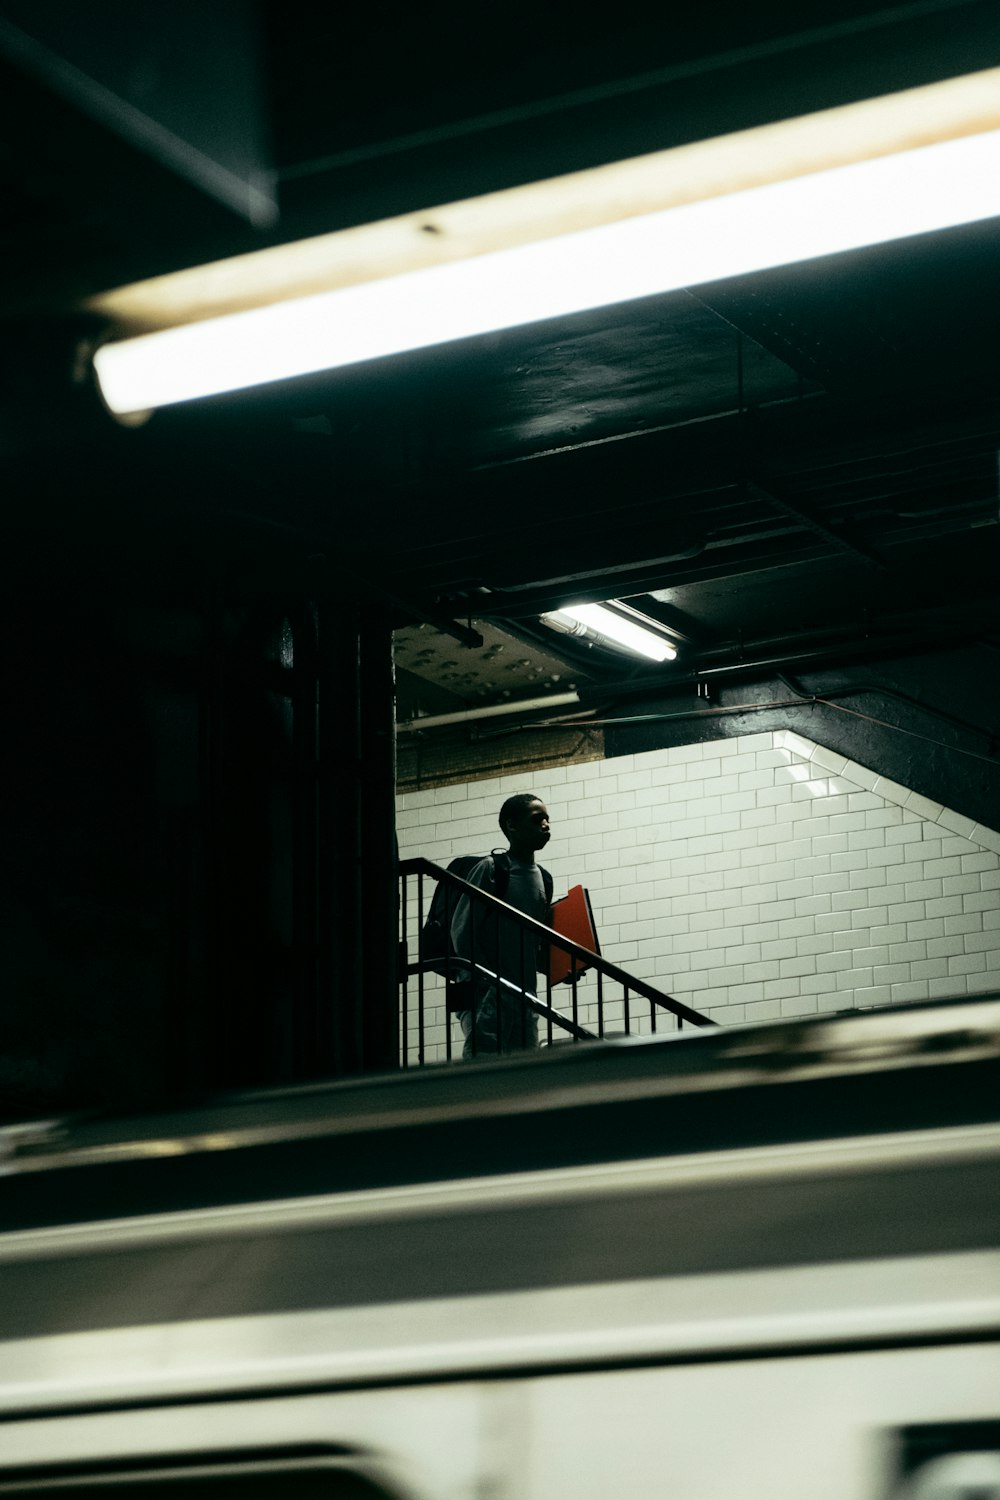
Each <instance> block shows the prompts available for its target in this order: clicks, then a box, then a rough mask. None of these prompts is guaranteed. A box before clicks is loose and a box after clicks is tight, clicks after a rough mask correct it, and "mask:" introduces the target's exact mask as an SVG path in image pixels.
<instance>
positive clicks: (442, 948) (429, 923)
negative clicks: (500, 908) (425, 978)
mask: <svg viewBox="0 0 1000 1500" xmlns="http://www.w3.org/2000/svg"><path fill="white" fill-rule="evenodd" d="M482 857H483V856H482V855H481V854H460V855H459V856H458V858H457V859H453V860H452V861H451V864H450V865H449V866H448V869H449V871H450V872H451V874H452V875H459V876H460V877H461V878H462V879H463V880H465V879H467V878H468V875H469V872H470V870H472V869H473V868H474V867H475V866H476V865H478V864H479V862H480V860H481V859H482ZM490 858H491V859H492V861H493V890H492V892H491V894H492V895H494V896H497V897H498V898H499V899H500V900H501V901H502V900H503V898H504V896H505V895H506V894H507V886H508V885H509V884H510V858H509V856H508V855H507V854H506V853H505V852H504V851H503V850H500V849H495V850H493V851H492V853H491V854H490ZM538 868H539V871H540V872H541V876H542V885H543V886H544V888H545V900H546V903H547V904H548V905H549V906H551V905H552V876H551V875H550V874H549V872H548V870H546V869H545V867H544V866H543V865H539V866H538ZM460 900H461V896H460V895H459V893H458V892H457V891H454V890H452V889H451V888H450V887H449V886H448V885H447V884H446V883H445V882H444V881H443V880H439V881H438V883H437V886H436V887H435V890H434V895H433V897H432V898H431V905H430V911H429V912H428V913H427V917H426V920H425V921H424V925H423V927H422V929H421V932H420V962H421V964H422V965H426V966H427V968H429V969H431V970H432V972H433V973H435V974H441V975H442V976H443V977H444V978H445V979H447V978H448V977H449V975H451V972H452V971H451V966H450V964H449V959H450V958H451V938H450V930H449V929H450V927H451V919H452V917H453V916H454V914H455V908H456V907H457V905H458V903H459V901H460Z"/></svg>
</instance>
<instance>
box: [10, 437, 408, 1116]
mask: <svg viewBox="0 0 1000 1500" xmlns="http://www.w3.org/2000/svg"><path fill="white" fill-rule="evenodd" d="M5 473H6V476H7V479H8V486H9V491H10V493H11V494H12V495H14V496H16V503H14V504H12V506H11V509H10V513H9V516H8V522H7V527H6V545H5V547H4V549H3V561H2V564H0V597H2V601H3V603H2V609H3V624H4V639H5V641H6V644H7V672H6V683H5V687H6V697H7V704H6V707H7V714H6V723H7V734H6V741H7V745H6V748H7V756H6V763H7V765H8V768H9V770H8V781H7V788H8V816H7V818H6V819H5V830H6V832H5V849H4V855H5V857H4V859H3V861H2V862H0V868H2V871H3V875H2V881H3V886H2V895H0V910H2V919H0V920H2V928H3V936H2V955H0V983H2V987H3V996H4V1004H3V1007H2V1010H0V1117H2V1118H7V1119H12V1118H25V1117H29V1116H37V1115H44V1114H48V1113H52V1112H65V1111H67V1110H87V1111H92V1110H98V1111H102V1110H113V1111H118V1110H134V1109H137V1108H143V1107H146V1106H149V1105H155V1104H159V1103H163V1102H166V1101H173V1100H179V1099H185V1098H191V1097H194V1096H197V1095H199V1094H201V1093H203V1092H205V1091H211V1090H217V1089H219V1088H234V1087H235V1088H242V1087H250V1086H258V1085H271V1084H281V1083H287V1082H292V1081H301V1080H303V1079H308V1078H310V1077H317V1076H329V1075H331V1074H334V1073H337V1072H350V1071H356V1070H358V1069H360V1068H362V1067H371V1066H378V1065H384V1064H385V1062H386V1059H387V1057H389V1056H391V1053H392V1035H391V1024H390V1021H391V1017H390V1015H389V1011H388V1008H387V1003H386V992H387V991H388V987H389V982H388V976H387V975H386V974H385V973H381V970H380V969H377V970H376V973H375V975H374V983H375V985H376V986H377V987H378V995H377V997H376V998H373V999H372V1001H371V1003H372V1006H373V1009H374V1010H375V1011H377V1013H378V1022H377V1024H376V1023H375V1022H374V1021H373V1019H372V1016H371V1015H370V1014H369V1015H366V1013H365V1004H366V997H365V996H364V995H363V994H362V991H361V987H360V986H361V981H360V974H361V972H362V968H363V965H362V961H361V958H360V956H359V954H358V953H357V952H356V951H355V950H356V949H357V947H358V944H359V942H360V941H361V939H359V935H358V928H357V921H356V914H357V902H356V901H354V902H353V903H352V898H351V897H350V895H349V890H348V887H349V886H351V887H353V886H358V887H360V884H361V883H362V882H363V881H364V880H366V879H370V878H371V877H370V874H369V868H370V866H371V867H375V868H377V869H378V870H379V872H380V875H379V878H380V879H381V881H382V882H384V886H385V891H386V892H387V893H389V896H390V897H391V892H392V891H393V889H394V881H393V868H392V844H391V836H392V760H391V749H389V750H388V751H387V750H386V740H387V738H388V739H389V741H391V734H390V735H389V736H388V737H387V736H386V734H385V725H384V723H382V719H384V717H385V715H386V714H388V716H389V721H390V724H391V716H392V683H391V642H390V638H389V635H388V631H387V629H386V627H385V626H384V625H383V624H381V623H380V622H378V621H374V622H373V621H372V620H370V619H368V618H367V617H366V618H365V620H364V622H362V619H361V616H360V613H359V609H358V606H357V604H356V603H352V602H351V601H350V599H345V598H344V596H343V594H342V593H341V592H340V591H339V590H334V589H332V588H331V586H330V582H329V577H328V574H327V569H326V563H325V560H324V559H322V558H315V557H310V556H309V555H308V549H304V548H302V547H301V546H300V545H299V544H298V543H296V544H294V545H292V544H290V543H289V542H288V541H287V539H285V538H282V537H281V536H280V535H279V536H278V537H277V539H276V536H275V535H274V534H272V533H271V532H269V531H268V530H267V529H266V528H263V529H261V528H260V527H256V528H254V527H248V526H247V525H246V524H244V522H243V521H241V519H240V513H241V507H240V501H241V498H242V489H241V484H242V482H243V481H242V480H239V481H237V480H235V479H230V480H228V481H227V478H226V475H225V472H224V468H223V469H222V470H221V471H216V472H213V473H212V474H210V475H207V476H206V474H205V473H204V472H201V473H199V472H198V470H197V465H196V461H195V457H193V456H192V454H191V453H190V452H187V453H186V454H185V455H184V457H183V459H180V458H178V457H177V456H176V455H175V456H171V454H170V452H169V444H166V445H164V444H163V443H162V441H161V442H158V443H157V445H155V446H154V445H152V444H151V443H150V442H148V441H146V440H144V439H143V437H142V435H141V434H138V435H137V434H118V433H108V434H107V435H102V437H101V438H100V439H99V440H98V441H96V442H91V441H81V442H79V443H78V442H76V441H67V442H60V441H58V434H56V437H55V438H54V440H53V442H52V443H51V444H49V445H44V444H38V443H35V444H32V445H30V446H27V445H23V444H22V450H21V452H20V453H19V454H18V455H17V459H16V462H14V463H8V464H7V465H6V468H5ZM317 633H319V636H320V638H321V640H323V641H325V642H326V643H327V649H326V650H325V651H324V650H317V647H316V637H317ZM359 663H363V664H364V667H365V673H364V674H363V675H362V680H361V682H359V676H358V671H359ZM372 681H378V682H380V684H381V688H380V691H381V693H382V696H383V698H384V704H383V706H382V708H381V709H380V710H379V713H380V714H381V717H380V718H379V719H378V730H377V744H378V746H379V747H380V748H379V749H378V751H377V752H376V751H375V750H374V749H372V747H371V745H368V744H367V740H368V738H369V730H368V719H367V712H368V711H367V710H366V709H365V708H364V707H363V702H362V700H363V696H364V693H367V694H368V696H369V697H370V696H371V693H372V689H371V687H370V686H368V687H365V686H364V685H365V684H370V683H371V682H372ZM363 689H364V692H363ZM324 712H325V719H324V717H323V714H324ZM373 717H374V716H373ZM372 733H373V734H374V733H375V731H374V730H373V731H372ZM373 743H374V740H373ZM359 747H361V748H360V749H359ZM366 748H367V753H365V750H366ZM382 804H384V805H385V807H384V811H382V812H381V813H380V812H379V811H378V809H379V808H381V806H382ZM344 808H349V809H352V810H354V812H355V813H356V816H352V817H346V816H344V815H343V809H344ZM362 811H364V812H365V813H366V814H367V816H366V817H365V819H364V825H365V827H366V829H367V830H369V832H370V833H371V848H370V851H369V850H366V849H362V848H361V847H360V834H359V830H360V828H361V826H362ZM372 830H374V831H373V832H372ZM345 871H346V872H348V873H347V874H346V875H345V874H344V872H345ZM385 905H386V909H387V910H389V911H391V900H389V899H387V900H386V903H385ZM372 941H373V942H376V941H377V945H378V950H379V952H380V954H382V955H384V954H386V953H387V952H388V953H390V954H391V952H392V949H393V944H391V943H387V942H386V941H385V935H384V932H381V931H379V932H378V933H377V936H373V938H372ZM384 968H385V963H384V962H382V963H381V969H384ZM345 976H346V977H345ZM371 977H372V976H371V972H370V971H369V978H371ZM392 998H393V1003H394V996H393V997H392Z"/></svg>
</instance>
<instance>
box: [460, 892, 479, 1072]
mask: <svg viewBox="0 0 1000 1500" xmlns="http://www.w3.org/2000/svg"><path fill="white" fill-rule="evenodd" d="M477 926H478V923H477V921H476V908H475V906H474V905H473V904H472V901H471V899H470V901H469V965H470V967H469V983H470V985H471V986H472V988H471V990H470V991H469V1009H470V1012H471V1014H470V1026H469V1051H470V1053H471V1055H472V1056H473V1057H475V1055H476V1052H477V1050H478V1046H479V1043H478V1039H477V1031H478V1026H479V1006H478V1005H477V1004H476V997H477V994H478V990H479V979H478V976H477V974H476V928H477ZM462 1052H463V1055H464V1053H465V1048H464V1047H463V1049H462Z"/></svg>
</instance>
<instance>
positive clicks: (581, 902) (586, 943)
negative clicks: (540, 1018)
mask: <svg viewBox="0 0 1000 1500" xmlns="http://www.w3.org/2000/svg"><path fill="white" fill-rule="evenodd" d="M552 926H553V928H554V929H555V931H556V932H558V933H560V934H561V935H562V936H563V937H565V938H569V939H570V941H571V942H574V943H579V944H580V946H581V947H582V948H589V949H590V951H591V953H600V951H601V949H600V946H599V944H598V941H597V929H596V928H595V926H594V913H593V911H592V910H591V905H590V894H589V892H588V891H587V890H586V889H585V887H584V886H582V885H575V886H573V888H572V889H571V890H569V891H567V892H566V895H565V896H563V897H562V899H561V900H559V901H554V902H553V903H552ZM589 967H590V965H589V964H588V963H587V961H586V959H583V958H573V957H571V956H570V954H568V953H565V952H563V951H562V950H561V949H560V948H556V947H555V946H553V947H551V948H550V949H549V979H550V981H551V982H552V983H553V984H563V983H565V982H566V981H567V980H569V979H572V977H573V973H574V970H575V971H576V973H577V975H580V974H583V973H584V972H585V971H586V970H587V969H589Z"/></svg>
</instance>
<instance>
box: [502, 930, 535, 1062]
mask: <svg viewBox="0 0 1000 1500" xmlns="http://www.w3.org/2000/svg"><path fill="white" fill-rule="evenodd" d="M519 930H520V934H521V1048H522V1050H523V1049H524V1048H525V1047H527V1045H528V1002H527V1001H526V1000H525V998H524V997H525V995H526V994H527V993H528V992H527V990H526V989H525V987H524V960H525V956H526V955H525V952H524V939H525V931H524V928H523V927H522V928H520V929H519ZM497 967H498V968H499V965H497Z"/></svg>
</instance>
